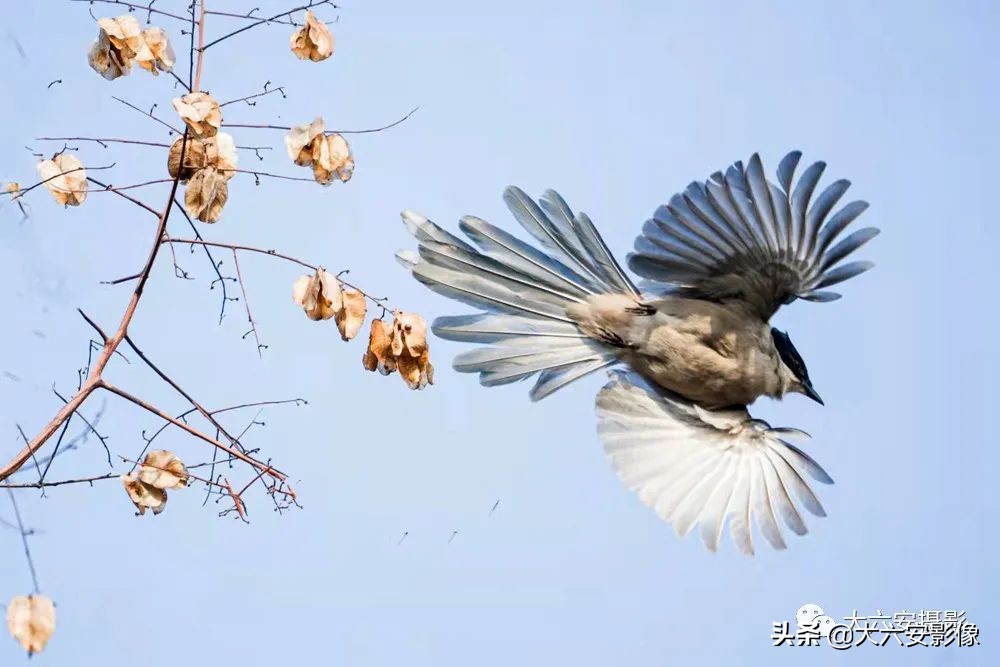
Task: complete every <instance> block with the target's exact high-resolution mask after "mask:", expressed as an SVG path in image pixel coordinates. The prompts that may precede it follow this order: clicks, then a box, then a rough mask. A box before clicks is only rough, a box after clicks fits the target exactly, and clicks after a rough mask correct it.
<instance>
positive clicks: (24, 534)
mask: <svg viewBox="0 0 1000 667" xmlns="http://www.w3.org/2000/svg"><path fill="white" fill-rule="evenodd" d="M7 493H8V494H10V504H11V505H12V506H13V507H14V517H15V518H16V519H17V528H18V530H20V531H21V544H23V545H24V557H25V558H26V559H27V560H28V569H29V570H31V584H32V586H33V587H34V588H33V590H34V592H35V593H36V594H37V593H38V592H39V591H40V589H39V588H38V574H37V573H36V572H35V562H34V561H33V560H31V547H29V546H28V535H29V533H28V531H26V530H25V529H24V522H23V521H22V520H21V510H20V509H18V507H17V498H15V497H14V492H13V491H11V490H10V489H7Z"/></svg>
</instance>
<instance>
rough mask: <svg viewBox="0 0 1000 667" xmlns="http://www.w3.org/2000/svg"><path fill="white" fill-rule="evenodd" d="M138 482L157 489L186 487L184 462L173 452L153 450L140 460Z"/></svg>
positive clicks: (186, 475) (186, 474) (186, 472)
mask: <svg viewBox="0 0 1000 667" xmlns="http://www.w3.org/2000/svg"><path fill="white" fill-rule="evenodd" d="M139 480H140V481H141V482H143V483H144V484H148V485H150V486H154V487H156V488H157V489H173V488H176V487H179V486H187V483H188V471H187V468H186V467H185V466H184V462H183V461H181V460H180V458H179V457H178V456H177V455H176V454H174V453H173V452H171V451H168V450H166V449H154V450H153V451H151V452H149V453H148V454H146V457H145V458H144V459H143V460H142V465H141V466H140V467H139Z"/></svg>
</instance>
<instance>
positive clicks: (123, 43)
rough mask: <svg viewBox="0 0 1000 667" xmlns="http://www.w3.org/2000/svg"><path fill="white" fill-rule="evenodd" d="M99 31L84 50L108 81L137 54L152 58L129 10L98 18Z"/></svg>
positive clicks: (127, 69) (129, 65)
mask: <svg viewBox="0 0 1000 667" xmlns="http://www.w3.org/2000/svg"><path fill="white" fill-rule="evenodd" d="M97 25H98V27H99V28H100V32H99V33H98V35H97V40H96V41H95V42H94V43H93V44H92V45H91V47H90V51H89V53H88V54H87V60H88V61H89V62H90V66H91V67H92V68H93V69H94V71H96V72H97V73H98V74H100V75H101V76H103V77H104V78H105V79H108V80H109V81H111V80H113V79H117V78H118V77H120V76H123V75H126V74H128V73H129V72H130V71H131V70H132V63H133V62H134V61H135V60H136V58H137V57H142V58H144V59H145V58H152V53H151V52H150V50H149V47H148V46H147V45H146V41H145V40H144V39H143V36H142V27H140V25H139V21H137V20H136V18H135V17H134V16H132V15H131V14H122V15H121V16H119V17H117V18H103V19H98V21H97Z"/></svg>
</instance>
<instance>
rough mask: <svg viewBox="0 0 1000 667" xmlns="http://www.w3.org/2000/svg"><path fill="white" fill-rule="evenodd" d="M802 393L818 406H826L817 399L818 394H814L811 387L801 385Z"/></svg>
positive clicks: (806, 384)
mask: <svg viewBox="0 0 1000 667" xmlns="http://www.w3.org/2000/svg"><path fill="white" fill-rule="evenodd" d="M802 393H803V394H805V395H806V396H808V397H809V398H811V399H812V400H814V401H816V402H817V403H819V404H820V405H826V404H825V403H824V402H823V399H822V398H820V397H819V394H817V393H816V390H815V389H813V387H812V385H811V384H809V383H807V382H803V383H802Z"/></svg>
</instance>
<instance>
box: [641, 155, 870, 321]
mask: <svg viewBox="0 0 1000 667" xmlns="http://www.w3.org/2000/svg"><path fill="white" fill-rule="evenodd" d="M800 158H801V153H799V152H797V151H796V152H792V153H789V154H788V155H786V156H785V158H784V159H783V160H782V161H781V164H780V165H779V167H778V173H777V181H778V182H777V184H775V183H771V182H769V181H768V180H767V179H766V178H765V176H764V167H763V164H762V163H761V160H760V156H759V155H756V154H755V155H753V156H751V158H750V160H749V162H748V163H747V166H746V168H744V166H743V164H742V163H741V162H736V163H734V164H733V165H732V166H730V167H729V168H728V169H726V171H725V173H724V174H723V173H721V172H716V173H714V174H712V176H711V177H710V178H709V179H708V180H707V181H705V182H704V184H701V183H692V184H690V185H689V186H688V187H687V188H686V189H685V191H684V193H683V195H680V194H678V195H674V196H673V197H671V199H670V203H669V204H668V205H667V206H665V207H664V206H661V207H660V208H658V209H657V210H656V212H655V213H654V215H653V218H652V219H650V220H649V221H647V222H646V224H645V225H644V226H643V230H642V234H641V235H640V236H639V237H638V238H637V239H636V243H635V251H634V252H633V253H632V254H630V255H629V258H628V263H629V266H630V267H631V268H632V270H633V271H635V272H636V273H638V274H639V275H640V276H642V277H644V278H648V279H651V280H654V281H658V282H661V283H665V284H666V285H670V286H673V287H675V288H678V289H676V290H675V292H674V293H676V294H678V295H680V296H688V297H691V298H701V299H709V300H715V301H733V300H737V301H743V302H745V303H747V304H748V305H749V306H750V308H751V309H752V310H753V311H754V312H756V313H757V314H758V315H760V317H761V318H762V319H763V320H765V321H766V320H768V319H770V318H771V316H772V315H773V314H774V312H775V311H776V310H777V309H778V308H779V307H780V306H781V305H782V304H785V303H789V302H791V301H793V300H795V299H796V298H801V299H805V300H808V301H819V302H822V301H831V300H833V299H836V298H839V296H840V295H839V294H836V293H833V292H824V291H821V288H822V287H825V286H829V285H833V284H836V283H838V282H842V281H844V280H847V279H848V278H852V277H854V276H856V275H858V274H859V273H862V272H864V271H866V270H868V269H870V268H871V266H872V265H871V264H870V263H867V262H864V263H861V262H856V263H852V264H849V265H847V266H845V267H841V268H840V269H838V268H836V265H837V264H838V263H839V262H840V261H841V260H843V259H844V258H845V257H847V256H848V255H849V254H851V253H852V252H854V251H855V250H857V249H858V248H860V247H861V246H862V245H864V244H865V243H867V242H868V241H869V240H871V239H872V238H873V237H874V236H875V235H876V234H877V233H878V230H876V229H874V228H870V229H866V230H861V231H859V232H854V233H853V234H851V235H849V236H848V237H847V238H845V239H843V240H842V241H840V242H839V243H836V244H835V245H834V242H835V241H837V238H838V237H839V236H840V235H841V233H842V232H843V231H844V230H845V229H846V228H847V227H848V226H849V225H850V224H851V223H852V222H853V221H854V220H856V219H857V218H858V216H860V215H861V213H863V212H864V210H865V209H866V208H867V207H868V204H867V203H865V202H861V201H855V202H851V203H848V204H847V205H845V206H844V207H843V208H841V209H840V210H839V211H836V212H834V209H835V207H836V206H837V203H838V202H839V201H840V200H841V198H842V197H843V196H844V193H845V192H846V191H847V189H848V187H849V185H850V182H849V181H847V180H839V181H836V182H834V183H832V184H831V185H829V186H828V187H826V188H824V189H823V190H822V191H820V192H819V194H818V195H816V196H815V197H814V194H816V192H817V186H818V185H819V181H820V178H821V176H822V175H823V172H824V170H825V168H826V164H825V163H823V162H816V163H814V164H812V165H810V166H809V167H808V168H807V169H806V170H805V171H804V172H803V173H802V175H801V177H800V178H799V179H798V181H797V182H795V168H796V166H797V165H798V163H799V160H800ZM793 186H794V187H793ZM831 246H832V247H831Z"/></svg>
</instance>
